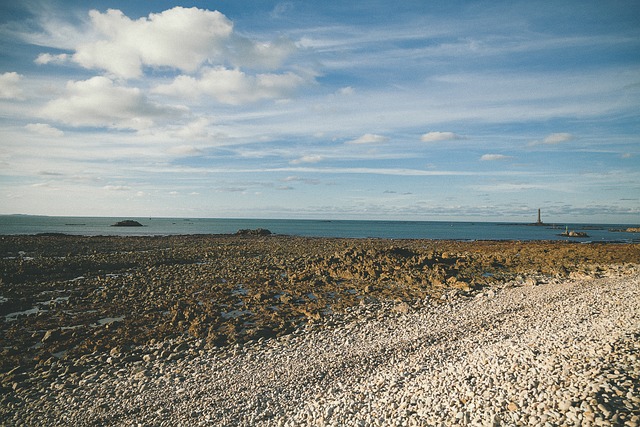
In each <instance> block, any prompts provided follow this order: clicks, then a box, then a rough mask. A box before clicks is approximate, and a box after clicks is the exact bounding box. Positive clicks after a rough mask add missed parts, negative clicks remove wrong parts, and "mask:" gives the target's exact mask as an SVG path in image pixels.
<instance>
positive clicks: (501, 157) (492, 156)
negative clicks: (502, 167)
mask: <svg viewBox="0 0 640 427" xmlns="http://www.w3.org/2000/svg"><path fill="white" fill-rule="evenodd" d="M511 158H512V157H511V156H506V155H504V154H483V155H482V156H480V160H481V161H483V162H493V161H496V160H508V159H511Z"/></svg>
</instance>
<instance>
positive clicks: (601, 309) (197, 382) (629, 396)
mask: <svg viewBox="0 0 640 427" xmlns="http://www.w3.org/2000/svg"><path fill="white" fill-rule="evenodd" d="M621 273H622V274H621V275H616V276H615V277H613V276H612V277H609V278H600V279H594V278H584V279H580V280H569V279H566V280H562V281H560V280H559V281H555V282H549V283H546V284H539V285H534V286H530V285H525V284H521V285H514V284H507V285H504V286H500V287H494V288H489V289H486V290H485V291H483V292H480V293H478V294H475V295H473V296H468V297H460V298H454V299H448V300H447V301H444V302H442V303H436V302H435V301H431V300H429V299H427V300H424V301H423V302H422V303H421V304H420V305H419V306H414V307H411V308H409V309H407V310H404V309H402V310H399V309H398V305H397V304H394V303H373V304H367V305H362V306H356V307H352V308H350V309H348V310H346V311H345V312H344V313H342V314H336V315H331V316H327V317H326V318H324V319H322V321H320V322H317V323H315V324H308V325H307V326H305V327H303V328H299V329H297V330H295V331H293V332H292V333H290V334H288V335H286V336H281V337H277V338H274V339H269V340H259V341H257V342H249V343H245V344H236V345H234V346H232V347H228V348H216V349H207V348H206V346H205V344H204V342H202V341H199V340H194V341H191V342H188V343H185V342H184V341H180V340H167V341H162V342H155V343H151V344H147V345H143V346H138V347H135V348H132V349H129V351H122V349H116V350H112V351H110V352H97V353H93V354H91V355H87V356H84V357H82V358H80V359H78V360H75V361H67V363H65V362H64V361H58V362H54V363H52V365H51V366H49V367H44V368H42V369H40V370H37V371H35V372H30V373H21V372H17V375H18V376H19V375H22V376H23V377H25V378H24V379H23V382H22V383H19V382H17V383H16V384H18V385H17V387H16V388H15V390H13V391H11V392H9V393H7V394H5V396H4V397H3V398H2V403H1V404H0V414H2V415H3V419H4V423H6V424H4V425H18V424H20V422H26V423H27V424H32V425H70V424H73V425H98V424H101V425H104V424H109V425H118V426H120V425H121V426H126V425H136V424H142V425H149V424H163V425H222V426H232V425H233V426H279V425H283V426H294V425H372V426H386V425H405V424H406V425H415V426H430V425H439V424H441V423H444V424H446V425H459V424H463V425H465V424H466V425H487V424H489V425H505V424H506V425H521V424H527V425H544V424H545V423H551V424H552V425H586V426H591V425H626V426H630V427H633V426H637V425H638V422H639V420H640V398H638V393H637V392H638V390H637V384H638V382H637V380H638V379H639V378H640V358H639V357H638V356H640V345H639V344H638V339H637V338H638V337H639V336H640V324H639V323H638V319H637V312H638V310H640V270H639V269H638V268H635V269H634V270H633V271H630V270H627V271H626V272H621ZM358 423H359V424H358Z"/></svg>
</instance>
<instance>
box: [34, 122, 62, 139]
mask: <svg viewBox="0 0 640 427" xmlns="http://www.w3.org/2000/svg"><path fill="white" fill-rule="evenodd" d="M24 128H25V129H26V130H28V131H29V132H33V133H37V134H40V135H43V136H50V137H60V136H63V135H64V132H63V131H61V130H60V129H56V128H54V127H53V126H50V125H48V124H46V123H29V124H28V125H26V126H25V127H24Z"/></svg>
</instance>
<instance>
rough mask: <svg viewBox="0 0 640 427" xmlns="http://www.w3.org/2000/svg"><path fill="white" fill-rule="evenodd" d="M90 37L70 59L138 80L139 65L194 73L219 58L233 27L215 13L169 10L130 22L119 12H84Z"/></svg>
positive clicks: (218, 13) (178, 8)
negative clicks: (86, 14)
mask: <svg viewBox="0 0 640 427" xmlns="http://www.w3.org/2000/svg"><path fill="white" fill-rule="evenodd" d="M89 17H90V20H91V26H92V30H93V32H94V34H93V35H92V37H90V40H89V41H87V42H84V43H80V44H79V45H78V46H77V47H76V53H75V54H74V55H73V60H74V61H75V62H77V63H78V64H80V65H81V66H83V67H85V68H97V69H103V70H106V71H108V72H109V73H112V74H114V75H117V76H119V77H124V78H132V77H140V76H141V75H142V69H143V66H145V65H146V66H152V67H172V68H176V69H180V70H184V71H195V70H196V69H197V68H198V67H199V66H200V65H201V64H202V63H203V62H205V61H207V60H208V59H215V58H216V57H218V56H220V55H221V51H222V49H223V42H224V41H225V40H226V39H227V38H229V36H230V35H231V33H232V31H233V24H232V23H231V21H229V20H228V19H227V17H226V16H224V15H223V14H222V13H220V12H218V11H209V10H202V9H198V8H195V7H194V8H190V9H187V8H183V7H174V8H173V9H169V10H166V11H164V12H162V13H152V14H150V15H149V17H142V18H140V19H138V20H135V21H134V20H132V19H130V18H129V17H127V16H125V15H124V13H122V12H121V11H120V10H114V9H109V10H108V11H107V12H106V13H101V12H99V11H97V10H92V11H90V12H89Z"/></svg>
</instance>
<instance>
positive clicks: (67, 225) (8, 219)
mask: <svg viewBox="0 0 640 427" xmlns="http://www.w3.org/2000/svg"><path fill="white" fill-rule="evenodd" d="M127 219H129V220H134V221H137V222H139V223H140V224H142V225H143V226H142V227H114V226H113V225H114V224H115V223H117V222H119V221H123V220H127ZM629 227H637V224H636V225H633V224H564V223H563V224H545V225H542V226H533V225H530V224H524V223H504V222H449V221H374V220H367V221H357V220H311V219H246V218H243V219H227V218H106V217H61V216H32V215H0V235H19V234H27V235H35V234H50V233H51V234H69V235H82V236H166V235H195V234H234V233H236V232H237V231H238V230H242V229H257V228H263V229H267V230H269V231H271V232H272V233H274V234H278V235H291V236H306V237H341V238H381V239H433V240H460V241H476V240H520V241H532V240H564V241H573V242H580V243H597V242H603V243H604V242H616V243H640V233H630V232H626V231H623V230H626V229H627V228H629ZM567 229H568V230H569V231H572V230H573V231H580V232H584V233H586V234H587V235H588V237H564V236H561V235H560V234H561V233H562V232H564V231H565V230H567Z"/></svg>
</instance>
